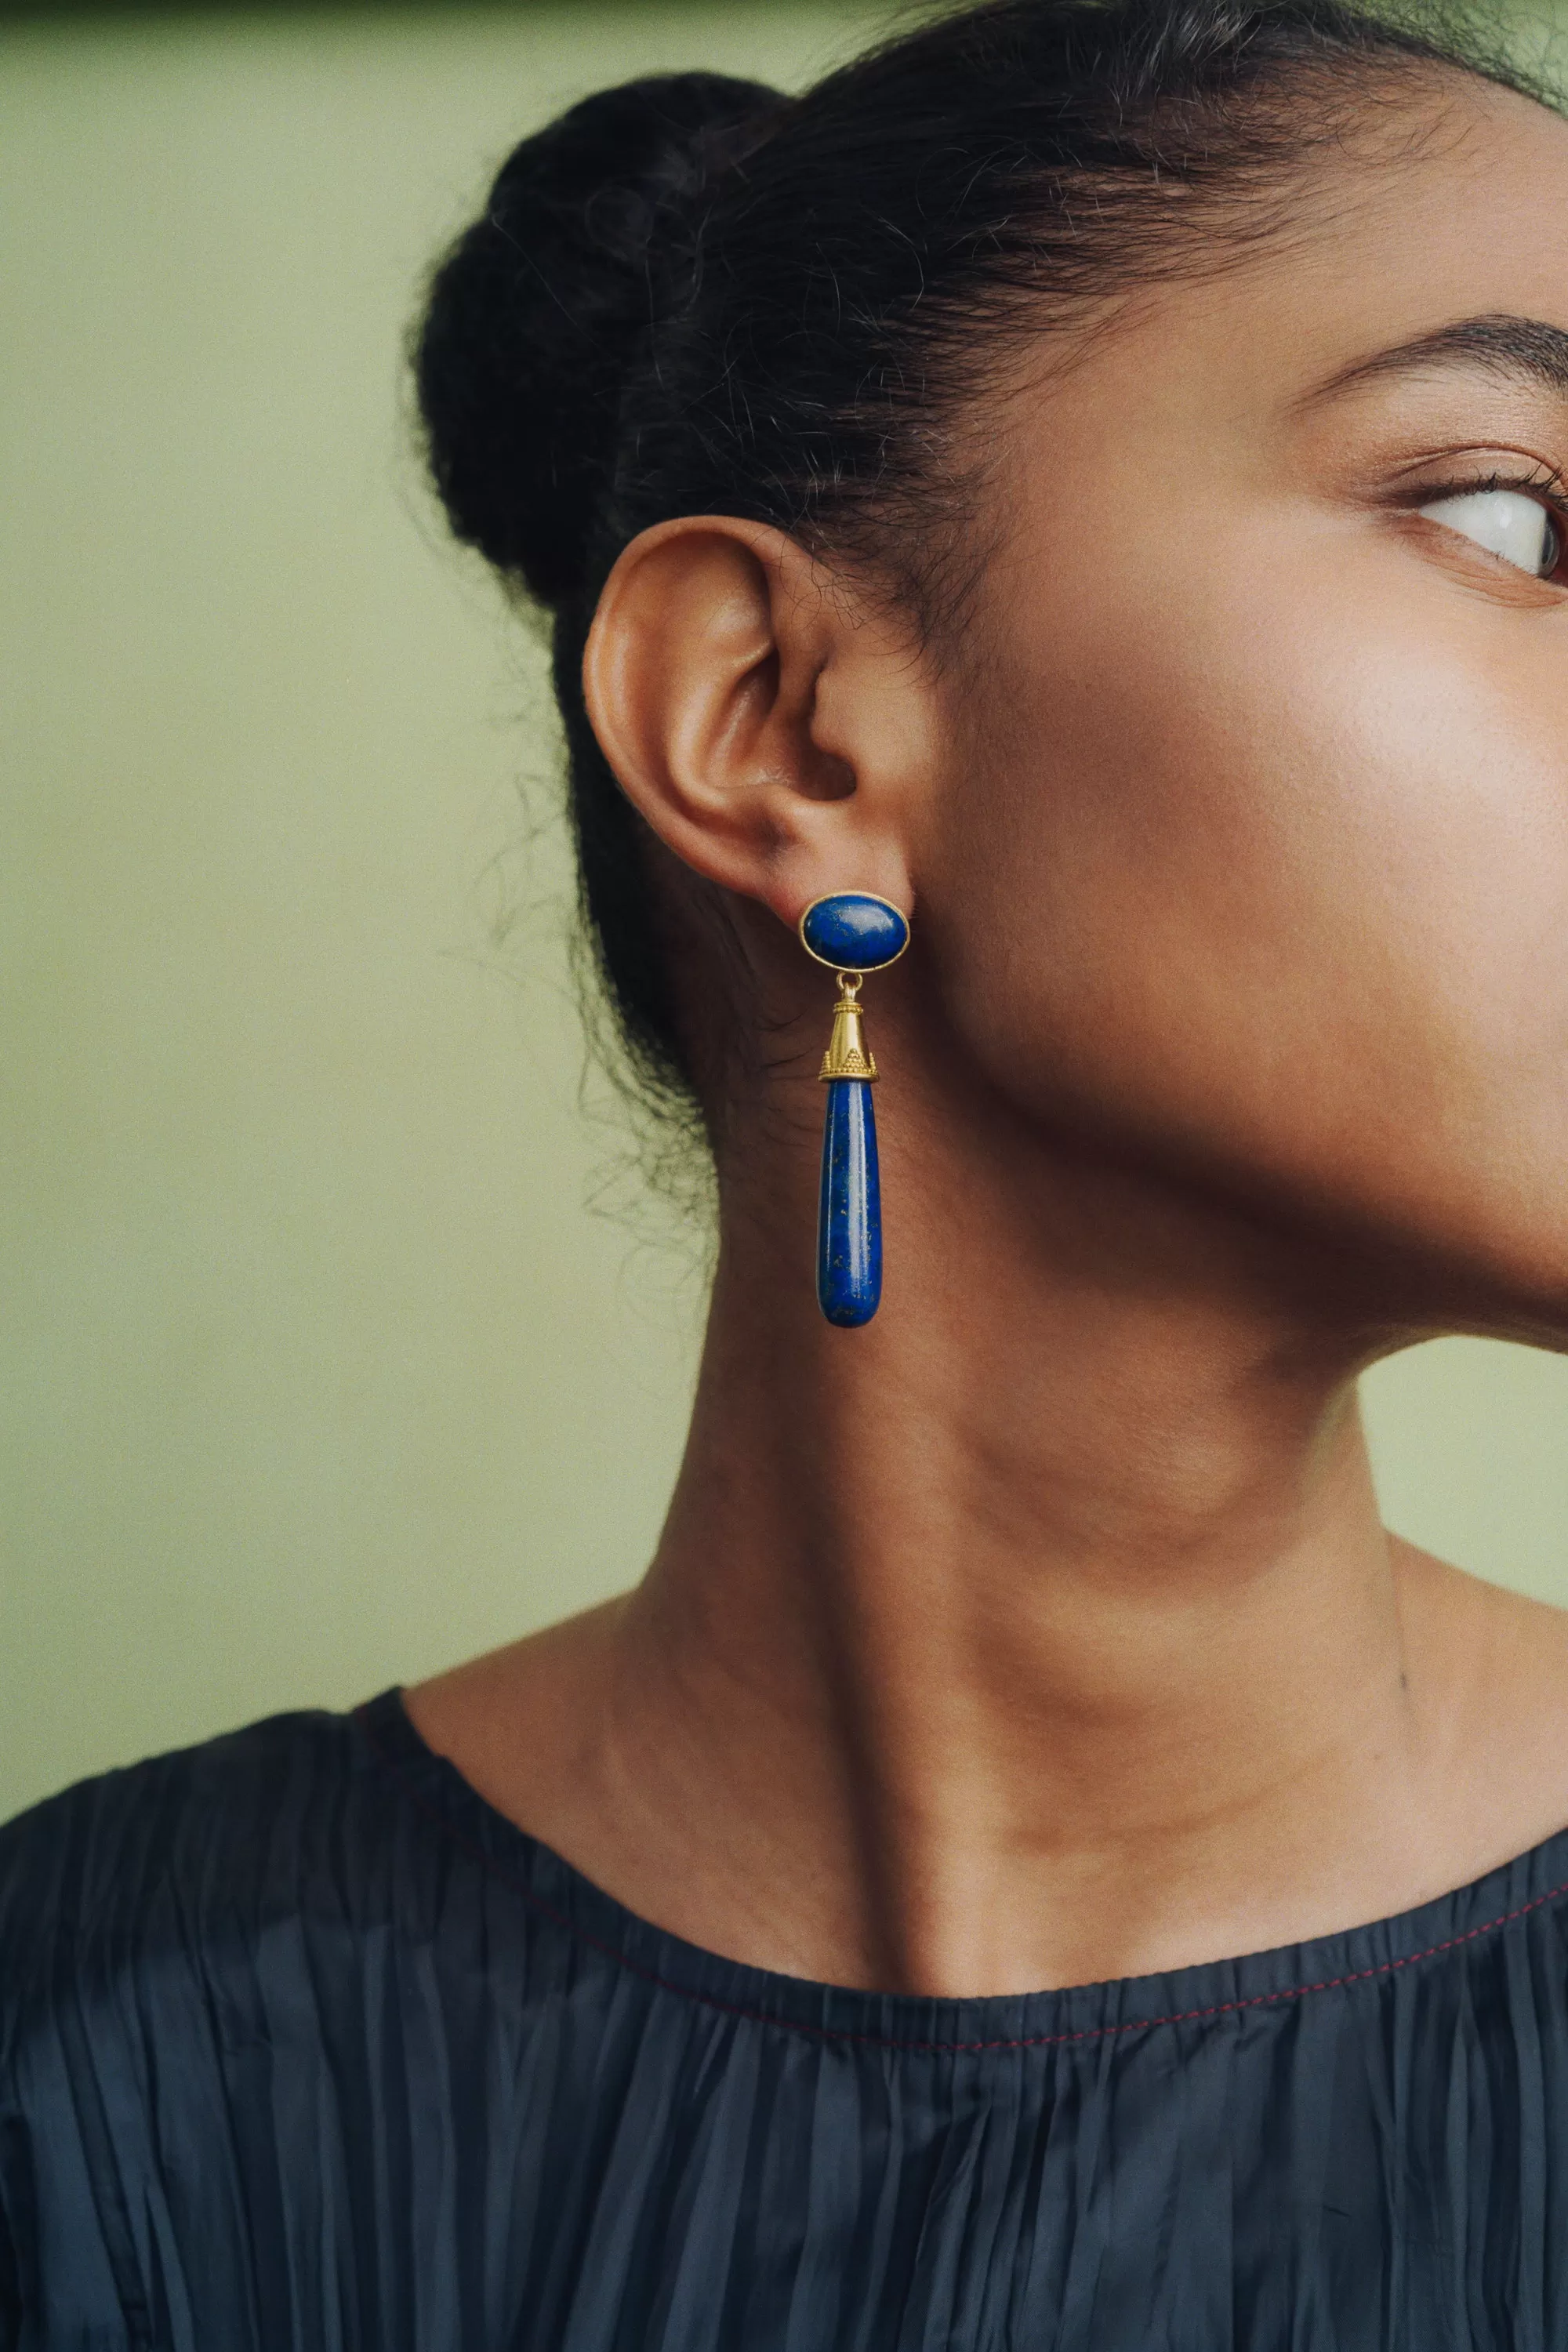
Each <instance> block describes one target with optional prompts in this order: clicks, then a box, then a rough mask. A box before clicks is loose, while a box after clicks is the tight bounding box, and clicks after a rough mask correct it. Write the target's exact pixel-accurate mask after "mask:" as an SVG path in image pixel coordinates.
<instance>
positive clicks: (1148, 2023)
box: [351, 1685, 1568, 2055]
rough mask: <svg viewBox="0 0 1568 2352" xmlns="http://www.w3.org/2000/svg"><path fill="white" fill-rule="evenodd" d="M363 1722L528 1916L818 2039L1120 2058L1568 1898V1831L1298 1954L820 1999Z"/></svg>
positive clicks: (684, 1991)
mask: <svg viewBox="0 0 1568 2352" xmlns="http://www.w3.org/2000/svg"><path fill="white" fill-rule="evenodd" d="M351 1719H352V1721H353V1724H354V1725H355V1726H356V1727H357V1728H358V1730H359V1733H360V1735H361V1737H362V1738H363V1740H364V1742H365V1744H366V1746H367V1747H368V1748H369V1749H370V1750H371V1752H372V1754H373V1756H374V1759H375V1760H376V1761H377V1763H378V1764H379V1765H380V1766H381V1767H382V1768H383V1769H384V1771H386V1772H387V1773H388V1774H389V1775H390V1776H391V1777H392V1778H393V1779H394V1780H395V1781H396V1782H397V1784H398V1785H399V1787H400V1788H401V1790H403V1792H404V1793H405V1796H406V1797H408V1798H409V1799H410V1800H411V1801H412V1802H413V1803H414V1805H415V1806H416V1810H417V1811H420V1812H421V1813H422V1814H423V1815H424V1816H425V1817H426V1819H427V1820H429V1821H431V1822H434V1823H435V1824H436V1825H437V1826H438V1827H439V1828H440V1829H441V1830H442V1831H443V1832H445V1834H446V1836H447V1839H448V1840H449V1841H450V1842H451V1843H455V1844H457V1845H458V1846H459V1847H460V1848H462V1849H464V1850H465V1851H466V1852H467V1853H468V1855H469V1857H470V1859H472V1860H474V1861H476V1862H477V1863H478V1864H479V1865H480V1866H481V1867H482V1869H483V1870H484V1871H485V1873H486V1874H488V1875H489V1876H492V1877H495V1878H499V1879H500V1880H502V1881H504V1882H506V1883H507V1884H509V1885H511V1886H512V1887H513V1888H514V1890H516V1891H517V1892H518V1893H520V1894H521V1895H522V1897H523V1899H524V1900H525V1902H526V1903H527V1905H528V1906H529V1908H530V1909H531V1911H532V1912H534V1913H535V1914H536V1915H539V1916H542V1917H543V1918H545V1919H547V1920H550V1921H552V1922H554V1924H555V1925H556V1926H557V1927H561V1928H563V1929H564V1930H565V1931H566V1932H567V1933H568V1934H569V1935H570V1936H571V1937H573V1938H574V1940H575V1941H577V1942H578V1943H580V1944H582V1945H584V1946H585V1947H586V1948H589V1949H590V1950H592V1951H595V1952H597V1953H598V1954H600V1955H601V1956H602V1957H604V1958H608V1959H610V1960H613V1961H614V1962H615V1963H616V1965H617V1966H618V1967H619V1968H621V1969H624V1970H625V1971H626V1973H627V1974H628V1975H630V1976H631V1977H633V1978H636V1979H640V1980H641V1981H642V1982H643V1983H645V1984H647V1985H649V1986H651V1987H653V1988H654V1989H655V1990H658V1991H663V1992H666V1993H670V1994H674V1995H677V1996H679V1997H681V1998H683V1999H685V2000H692V2001H696V2002H699V2003H700V2004H701V2005H703V2006H704V2007H705V2008H707V2009H710V2010H713V2011H721V2012H723V2013H725V2014H727V2015H729V2016H731V2017H733V2018H737V2019H741V2020H750V2021H753V2022H755V2023H758V2024H763V2025H771V2026H776V2027H782V2028H784V2030H786V2031H789V2032H795V2033H800V2034H806V2035H809V2036H811V2037H812V2038H813V2039H816V2040H822V2041H832V2042H858V2043H862V2044H867V2045H870V2046H874V2047H879V2048H883V2049H889V2050H894V2049H901V2050H910V2051H920V2052H924V2053H945V2054H951V2055H961V2054H974V2055H979V2054H982V2053H989V2052H1006V2051H1021V2050H1025V2049H1029V2048H1040V2049H1047V2048H1050V2047H1053V2046H1055V2047H1057V2048H1060V2049H1065V2048H1067V2047H1068V2046H1069V2045H1073V2044H1083V2043H1089V2042H1101V2043H1103V2042H1110V2041H1113V2040H1115V2039H1118V2038H1125V2037H1128V2036H1131V2035H1136V2034H1141V2033H1142V2032H1152V2031H1154V2030H1156V2029H1160V2028H1182V2027H1186V2028H1189V2029H1195V2028H1199V2027H1207V2026H1212V2025H1214V2024H1215V2023H1217V2022H1227V2023H1229V2024H1230V2025H1231V2026H1233V2027H1235V2028H1237V2029H1238V2030H1239V2029H1242V2028H1244V2027H1245V2026H1246V2024H1247V2021H1248V2020H1249V2019H1252V2018H1256V2017H1258V2016H1259V2015H1260V2014H1262V2013H1264V2012H1267V2011H1269V2010H1276V2011H1277V2010H1279V2009H1281V2008H1286V2007H1289V2005H1291V2004H1294V2003H1297V2002H1300V2001H1302V2000H1307V1999H1309V1998H1311V1997H1316V1996H1320V1995H1330V1994H1346V1993H1349V1992H1351V1991H1352V1990H1355V1989H1358V1988H1359V1989H1362V1990H1371V1989H1373V1988H1375V1987H1377V1986H1378V1985H1380V1984H1387V1983H1389V1982H1391V1981H1393V1980H1394V1979H1397V1978H1398V1977H1399V1976H1400V1975H1402V1974H1404V1973H1405V1972H1406V1971H1408V1970H1410V1969H1416V1968H1419V1967H1425V1966H1427V1965H1431V1964H1434V1963H1436V1962H1437V1961H1439V1960H1442V1959H1445V1958H1456V1957H1457V1956H1458V1955H1460V1954H1462V1953H1465V1952H1470V1951H1474V1950H1475V1949H1476V1948H1478V1947H1480V1946H1483V1945H1485V1944H1486V1943H1488V1942H1489V1940H1490V1939H1491V1938H1493V1937H1497V1936H1499V1935H1500V1934H1502V1933H1503V1931H1505V1930H1506V1929H1509V1928H1510V1927H1516V1926H1517V1925H1518V1924H1519V1923H1520V1922H1521V1921H1523V1920H1525V1919H1527V1918H1529V1917H1531V1916H1532V1915H1534V1916H1540V1915H1542V1914H1544V1913H1545V1912H1546V1911H1547V1910H1548V1909H1549V1908H1550V1907H1551V1906H1554V1905H1555V1904H1557V1903H1559V1902H1561V1901H1562V1900H1563V1898H1565V1897H1568V1826H1565V1827H1564V1828H1563V1829H1561V1830H1558V1831H1555V1832H1552V1835H1551V1836H1549V1837H1547V1838H1544V1839H1542V1841H1541V1843H1539V1844H1537V1845H1533V1846H1531V1847H1529V1848H1528V1849H1526V1851H1525V1852H1523V1853H1520V1854H1517V1855H1515V1856H1514V1857H1513V1858H1512V1859H1511V1860H1510V1861H1508V1862H1505V1863H1502V1864H1499V1865H1498V1866H1497V1867H1496V1868H1494V1869H1492V1870H1489V1871H1487V1872H1486V1873H1484V1874H1483V1875H1482V1876H1480V1877H1479V1878H1476V1879H1472V1880H1470V1881H1468V1883H1467V1884H1466V1885H1462V1886H1458V1887H1455V1888H1453V1889H1451V1890H1449V1891H1448V1892H1447V1893H1446V1894H1442V1895H1436V1896H1434V1897H1432V1898H1431V1899H1430V1900H1429V1901H1427V1902H1425V1903H1422V1904H1418V1905H1416V1906H1414V1907H1413V1908H1411V1909H1409V1910H1405V1911H1400V1912H1394V1913H1391V1914H1390V1915H1389V1916H1387V1917H1385V1918H1381V1919H1375V1920H1372V1921H1368V1922H1364V1923H1359V1924H1357V1925H1355V1926H1353V1927H1346V1928H1341V1929H1336V1930H1334V1931H1332V1932H1331V1933H1330V1934H1328V1935H1323V1936H1315V1937H1309V1938H1307V1939H1306V1940H1304V1941H1302V1942H1300V1943H1296V1944H1281V1945H1277V1946H1274V1947H1272V1948H1269V1949H1268V1950H1264V1951H1257V1952H1245V1953H1240V1954H1237V1955H1234V1956H1230V1957H1226V1958H1219V1959H1213V1960H1203V1961H1196V1962H1192V1963H1189V1964H1187V1965H1184V1966H1183V1967H1180V1968H1175V1969H1165V1970H1162V1971H1159V1972H1157V1973H1153V1974H1150V1975H1144V1976H1136V1977H1117V1978H1110V1979H1104V1980H1102V1981H1100V1982H1098V1983H1093V1984H1084V1985H1068V1986H1060V1987H1051V1988H1047V1989H1046V1990H1041V1991H1037V1992H1022V1993H977V1994H952V1993H930V1994H928V1993H915V1992H879V1991H877V1990H871V1989H868V1988H866V1987H861V1986H851V1985H835V1984H827V1983H819V1982H816V1981H815V1980H813V1979H809V1978H805V1977H796V1976H791V1975H787V1974H785V1973H784V1972H783V1971H780V1970H776V1969H764V1968H759V1967H756V1966H754V1965H753V1964H752V1963H751V1962H749V1961H744V1960H736V1959H731V1958H727V1957H725V1956H724V1955H723V1954H721V1953H718V1952H712V1951H709V1950H706V1949H705V1948H703V1947H702V1946H700V1945H698V1944H693V1943H689V1942H688V1941H687V1940H686V1938H685V1937H680V1936H678V1935H676V1934H675V1933H673V1931H672V1930H670V1929H668V1928H665V1927H657V1926H655V1925H654V1923H653V1922H652V1921H651V1920H648V1919H645V1918H642V1917H640V1916H638V1915H637V1913H636V1912H634V1911H632V1910H630V1909H629V1908H628V1907H627V1906H626V1905H625V1904H624V1903H622V1902H620V1901H619V1900H618V1899H617V1898H616V1896H615V1895H609V1894H606V1893H605V1890H604V1889H603V1888H602V1887H600V1886H598V1885H595V1882H594V1881H593V1880H592V1879H590V1878H589V1877H587V1876H586V1875H585V1874H584V1872H583V1871H581V1870H579V1869H578V1868H577V1866H576V1864H574V1863H571V1862H568V1861H567V1860H566V1858H565V1856H564V1855H563V1854H561V1853H557V1852H556V1851H555V1850H554V1848H553V1847H552V1846H549V1845H547V1844H546V1843H544V1842H543V1840H542V1839H541V1838H537V1837H535V1836H534V1835H533V1834H532V1833H531V1832H529V1831H527V1830H524V1829H522V1828H521V1827H520V1826H519V1824H518V1823H517V1822H514V1821H512V1820H511V1819H510V1816H509V1815H507V1814H505V1813H503V1812H502V1811H500V1808H499V1807H498V1806H496V1805H493V1804H491V1802H490V1801H489V1799H488V1798H487V1797H483V1796H481V1795H480V1793H479V1790H478V1789H476V1788H475V1787H474V1785H473V1783H472V1782H471V1781H470V1780H468V1779H467V1777H466V1776H465V1775H464V1774H463V1773H462V1772H461V1771H460V1770H459V1769H458V1766H457V1765H456V1764H454V1763H453V1762H452V1761H451V1759H449V1758H447V1757H445V1756H442V1755H440V1754H439V1753H438V1752H437V1750H436V1749H435V1748H431V1747H430V1746H429V1745H428V1743H427V1742H426V1739H425V1738H424V1737H423V1735H422V1734H421V1733H420V1732H419V1731H418V1730H417V1728H416V1726H415V1723H414V1720H413V1718H412V1717H411V1716H410V1715H409V1713H408V1710H407V1707H406V1706H405V1703H404V1694H403V1689H402V1687H401V1686H399V1685H394V1686H393V1687H392V1688H390V1689H388V1690H384V1691H383V1692H381V1693H380V1694H379V1696H376V1697H374V1698H373V1699H369V1700H366V1701H365V1702H364V1704H363V1706H358V1707H356V1708H355V1709H354V1710H353V1717H352V1718H351Z"/></svg>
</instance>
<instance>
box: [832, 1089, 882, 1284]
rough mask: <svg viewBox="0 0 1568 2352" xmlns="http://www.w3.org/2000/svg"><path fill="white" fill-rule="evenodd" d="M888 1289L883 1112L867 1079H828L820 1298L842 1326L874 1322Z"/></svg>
mask: <svg viewBox="0 0 1568 2352" xmlns="http://www.w3.org/2000/svg"><path fill="white" fill-rule="evenodd" d="M881 1296H882V1195H881V1189H880V1186H879V1183H878V1181H877V1114H876V1112H875V1111H874V1110H873V1109H872V1108H871V1087H870V1083H869V1081H868V1079H865V1078H830V1079H829V1080H828V1083H827V1117H826V1120H825V1122H824V1125H823V1129H822V1194H821V1199H820V1202H819V1203H818V1207H817V1217H816V1297H817V1302H818V1304H819V1305H820V1307H821V1308H822V1311H823V1313H824V1314H825V1315H826V1318H827V1319H828V1321H829V1322H830V1323H837V1325H838V1326H839V1328H841V1329H843V1330H853V1329H854V1328H855V1327H856V1326H857V1325H858V1324H860V1323H869V1321H870V1320H871V1318H872V1316H873V1315H875V1313H876V1312H877V1305H878V1301H879V1299H880V1297H881Z"/></svg>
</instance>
